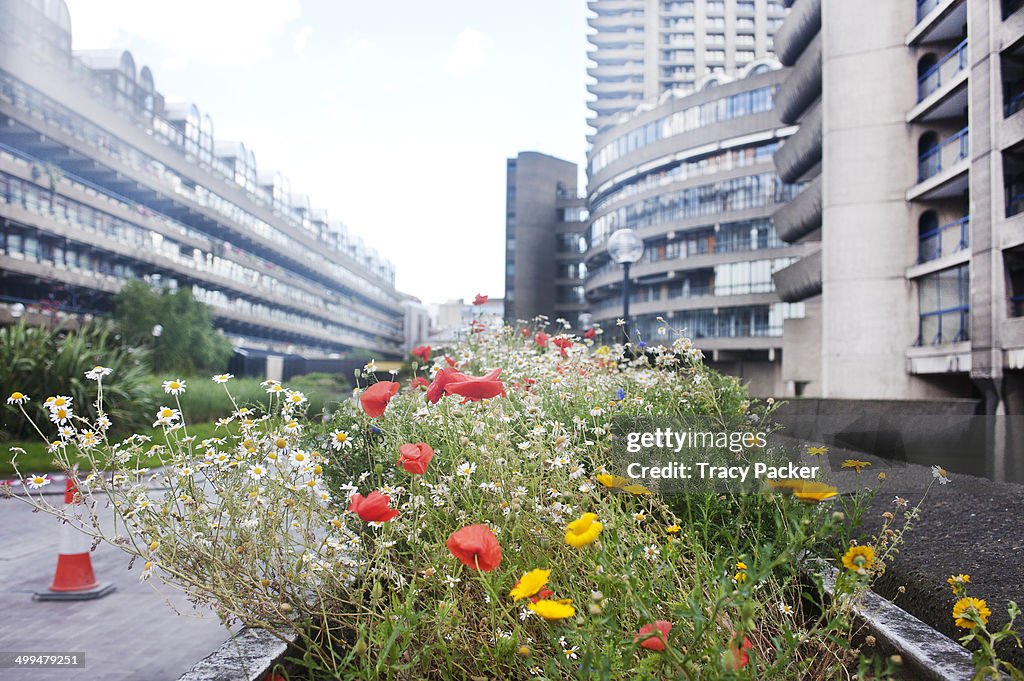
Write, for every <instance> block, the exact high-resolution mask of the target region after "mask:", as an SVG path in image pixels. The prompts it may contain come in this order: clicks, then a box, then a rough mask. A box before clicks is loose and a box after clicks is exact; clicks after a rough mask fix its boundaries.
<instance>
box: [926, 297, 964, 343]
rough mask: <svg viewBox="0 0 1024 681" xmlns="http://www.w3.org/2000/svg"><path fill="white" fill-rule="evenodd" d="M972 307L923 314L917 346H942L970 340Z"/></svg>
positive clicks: (952, 308)
mask: <svg viewBox="0 0 1024 681" xmlns="http://www.w3.org/2000/svg"><path fill="white" fill-rule="evenodd" d="M969 319H970V307H969V306H967V305H963V306H960V307H951V308H947V309H945V310H936V311H935V312H923V313H921V318H920V322H921V325H920V333H919V334H918V337H917V345H940V344H942V343H959V342H961V341H966V340H970V331H969V329H970V326H969Z"/></svg>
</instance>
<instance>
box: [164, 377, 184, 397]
mask: <svg viewBox="0 0 1024 681" xmlns="http://www.w3.org/2000/svg"><path fill="white" fill-rule="evenodd" d="M164 392H165V393H167V394H169V395H181V394H182V393H184V392H185V381H184V379H181V378H173V379H171V380H169V381H164Z"/></svg>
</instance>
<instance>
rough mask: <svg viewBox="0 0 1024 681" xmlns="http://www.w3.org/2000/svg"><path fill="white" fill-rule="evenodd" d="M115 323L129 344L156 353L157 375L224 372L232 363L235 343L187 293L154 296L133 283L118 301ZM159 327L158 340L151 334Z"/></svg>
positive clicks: (135, 282)
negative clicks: (216, 327)
mask: <svg viewBox="0 0 1024 681" xmlns="http://www.w3.org/2000/svg"><path fill="white" fill-rule="evenodd" d="M114 318H115V319H116V322H117V329H118V331H119V333H120V334H121V337H122V338H123V339H124V341H125V342H126V343H128V344H130V345H135V346H140V347H148V348H152V349H153V364H152V367H153V369H154V370H155V371H157V372H158V373H162V372H171V373H181V374H191V373H193V372H197V371H211V372H213V371H223V370H224V369H225V368H226V367H227V362H228V359H230V358H231V342H230V341H229V340H228V339H227V338H225V337H224V336H222V335H221V334H219V333H218V332H217V330H216V329H215V328H214V326H213V317H212V316H211V315H210V308H209V307H208V306H207V305H205V304H204V303H201V302H200V301H198V300H196V299H195V298H194V297H193V296H192V291H191V290H189V289H185V288H182V289H178V290H177V291H173V292H172V291H168V290H163V291H155V290H153V289H152V288H150V287H149V286H148V285H147V284H146V283H145V282H142V281H130V282H128V284H127V285H126V286H125V287H124V288H123V289H122V290H121V292H120V293H119V294H118V296H117V301H116V303H115V312H114ZM157 326H159V327H160V334H159V335H155V334H154V333H153V330H154V328H155V327H157Z"/></svg>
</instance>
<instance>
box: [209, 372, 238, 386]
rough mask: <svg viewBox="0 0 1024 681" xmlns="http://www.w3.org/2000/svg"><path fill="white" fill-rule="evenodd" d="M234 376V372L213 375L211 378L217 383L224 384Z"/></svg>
mask: <svg viewBox="0 0 1024 681" xmlns="http://www.w3.org/2000/svg"><path fill="white" fill-rule="evenodd" d="M234 377H235V376H234V374H217V375H216V376H213V377H211V378H210V380H211V381H213V382H214V383H216V384H217V385H224V384H225V383H227V382H228V381H230V380H231V379H232V378H234Z"/></svg>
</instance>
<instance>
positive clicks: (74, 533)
mask: <svg viewBox="0 0 1024 681" xmlns="http://www.w3.org/2000/svg"><path fill="white" fill-rule="evenodd" d="M81 505H82V500H81V497H80V496H79V495H78V489H77V488H76V487H75V483H74V482H73V481H72V480H71V476H68V479H67V484H66V485H65V487H64V508H65V517H67V518H70V519H71V520H67V521H65V522H63V523H62V524H61V529H60V548H59V551H58V554H57V571H56V572H55V573H54V575H53V584H51V585H50V590H49V591H44V592H37V593H35V594H33V596H32V598H33V600H37V601H86V600H90V599H93V598H101V597H103V596H106V595H107V594H108V593H110V592H111V591H113V590H114V589H115V587H114V585H113V584H100V583H99V582H98V581H96V575H95V574H94V573H93V571H92V558H91V557H90V555H89V554H90V551H91V548H92V547H91V545H90V544H91V540H90V539H89V535H87V534H85V533H83V532H81V531H79V530H77V529H75V528H74V527H73V526H72V523H77V524H81V522H82V520H81Z"/></svg>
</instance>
